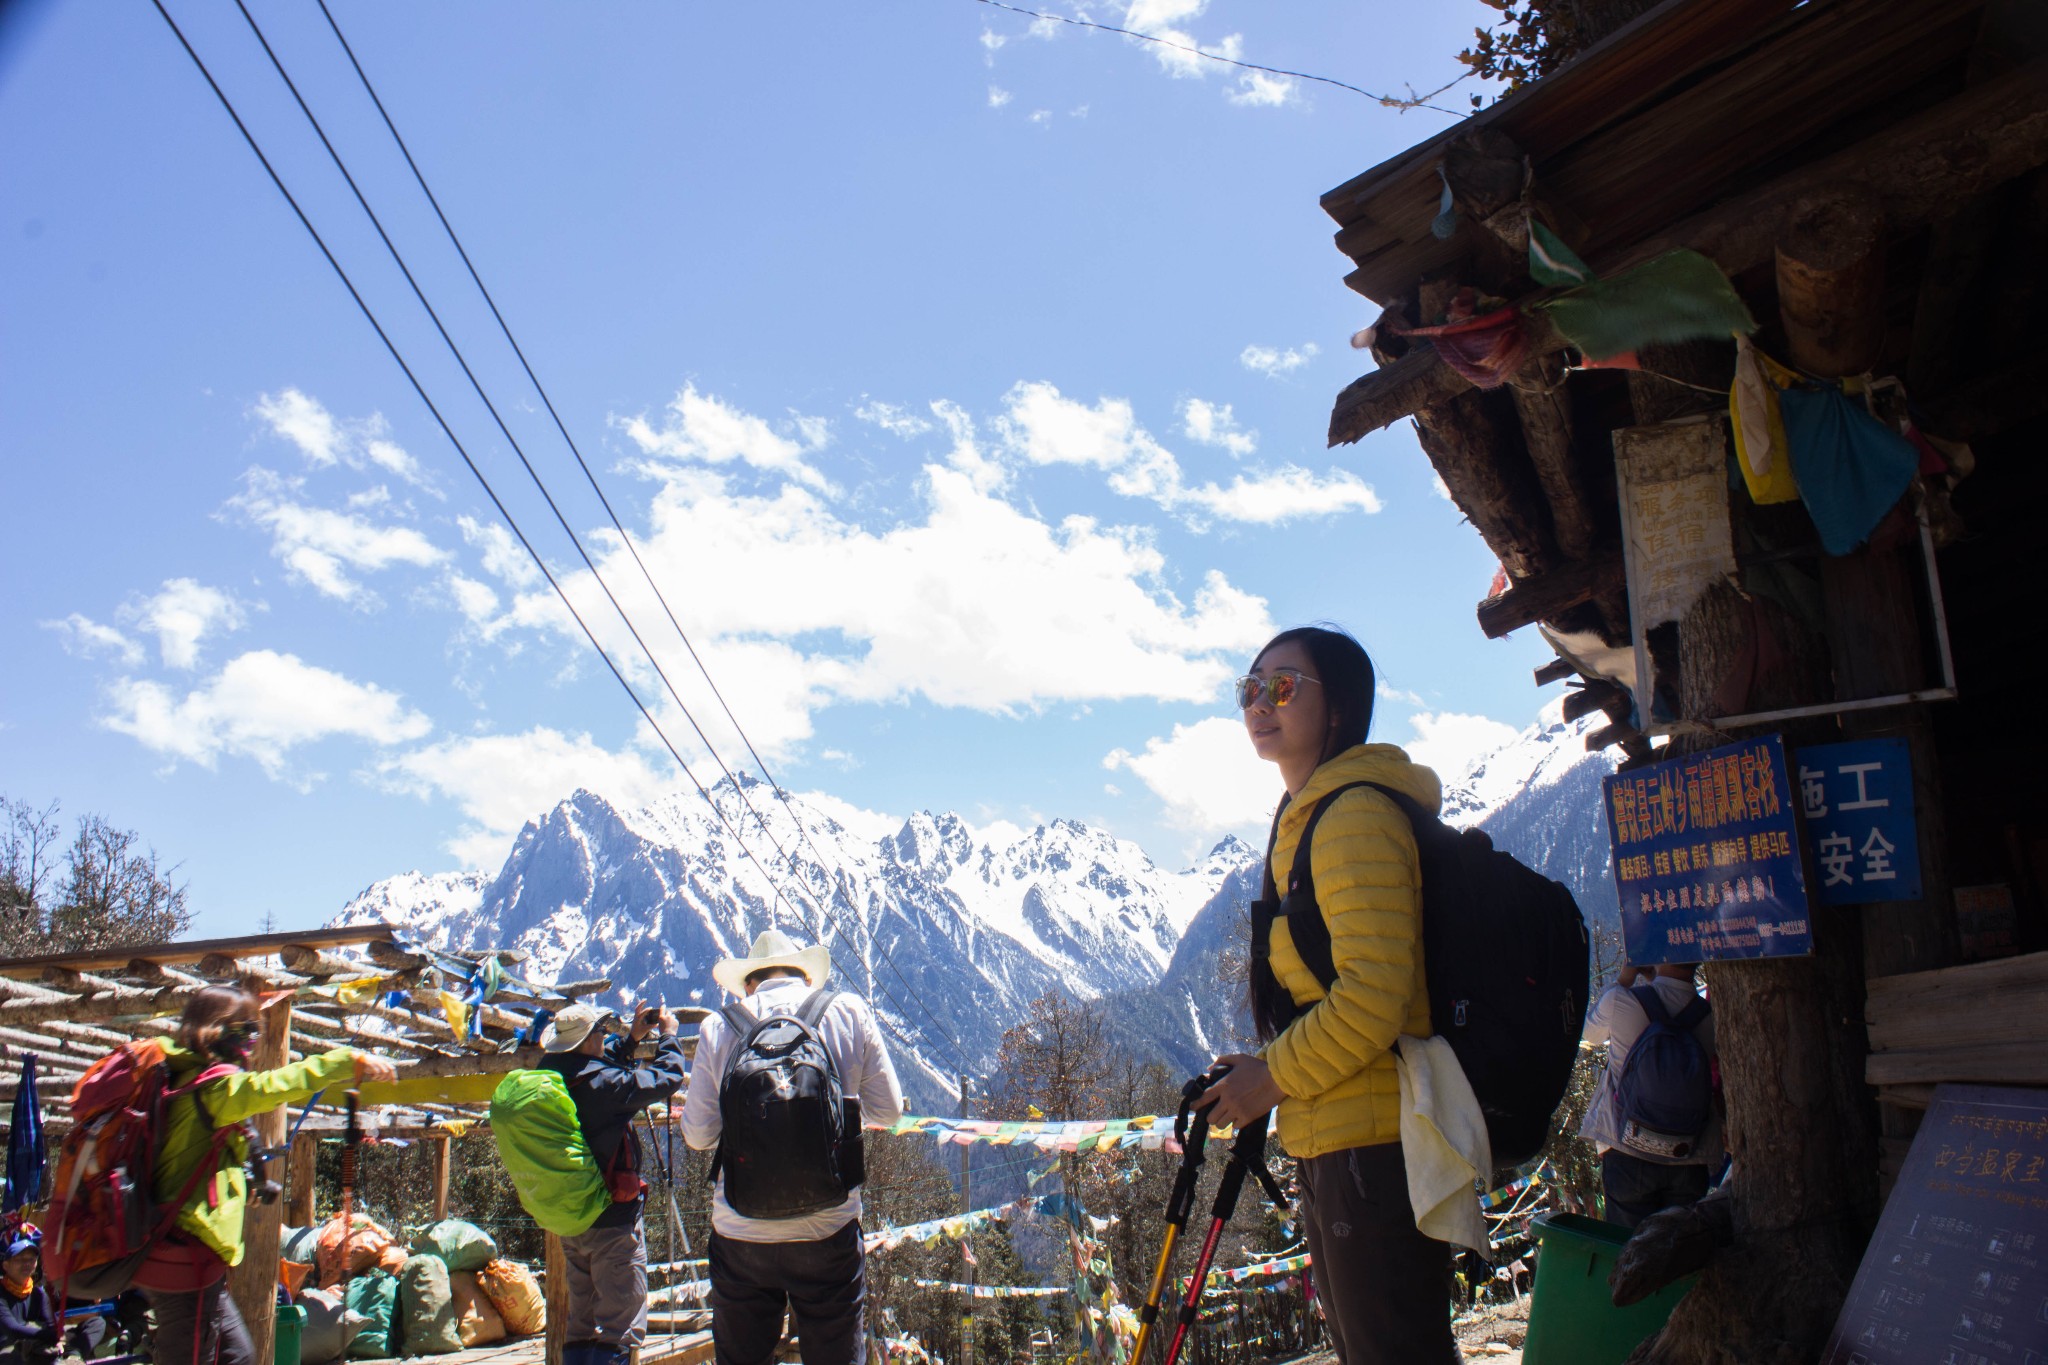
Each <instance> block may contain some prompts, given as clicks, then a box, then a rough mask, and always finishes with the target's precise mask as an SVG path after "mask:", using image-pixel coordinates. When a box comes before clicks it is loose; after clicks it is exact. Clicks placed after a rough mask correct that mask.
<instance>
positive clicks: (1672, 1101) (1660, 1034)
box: [1614, 986, 1714, 1163]
mask: <svg viewBox="0 0 2048 1365" xmlns="http://www.w3.org/2000/svg"><path fill="white" fill-rule="evenodd" d="M1629 994H1630V995H1632V996H1634V997H1635V999H1636V1003H1637V1004H1639V1005H1641V1006H1642V1007H1643V1013H1644V1014H1645V1015H1648V1016H1649V1020H1650V1024H1649V1027H1647V1028H1645V1029H1644V1030H1643V1032H1642V1036H1641V1037H1639V1038H1637V1039H1636V1041H1635V1045H1634V1046H1633V1047H1631V1048H1630V1049H1629V1050H1628V1060H1626V1061H1625V1062H1623V1063H1622V1066H1621V1076H1620V1078H1619V1079H1618V1080H1617V1081H1616V1082H1615V1085H1614V1098H1615V1103H1616V1105H1617V1106H1618V1107H1619V1108H1620V1111H1621V1145H1622V1146H1623V1148H1625V1149H1626V1150H1627V1151H1628V1152H1629V1153H1630V1154H1632V1155H1634V1156H1640V1157H1647V1158H1649V1159H1650V1160H1653V1161H1666V1162H1681V1163H1682V1162H1685V1161H1688V1160H1690V1159H1692V1157H1693V1156H1694V1154H1695V1153H1696V1152H1697V1151H1698V1148H1699V1140H1700V1136H1701V1134H1703V1133H1705V1132H1706V1131H1707V1125H1708V1124H1709V1123H1711V1122H1713V1118H1714V1077H1713V1072H1712V1070H1711V1068H1710V1067H1709V1066H1708V1063H1707V1050H1706V1049H1705V1048H1703V1047H1701V1046H1700V1041H1699V1039H1698V1038H1695V1037H1694V1036H1693V1030H1694V1029H1697V1028H1698V1027H1699V1026H1700V1025H1701V1024H1702V1023H1704V1022H1706V1018H1707V1014H1708V1013H1709V1008H1708V1005H1707V1002H1706V1001H1704V1000H1699V999H1695V1000H1694V1001H1693V1002H1692V1003H1691V1004H1690V1005H1687V1006H1686V1007H1685V1008H1684V1009H1682V1010H1680V1011H1679V1012H1678V1014H1677V1015H1676V1016H1674V1015H1673V1014H1672V1013H1671V1011H1669V1010H1667V1009H1665V1008H1664V997H1662V996H1661V995H1659V994H1658V993H1657V988H1656V987H1655V986H1633V987H1630V989H1629Z"/></svg>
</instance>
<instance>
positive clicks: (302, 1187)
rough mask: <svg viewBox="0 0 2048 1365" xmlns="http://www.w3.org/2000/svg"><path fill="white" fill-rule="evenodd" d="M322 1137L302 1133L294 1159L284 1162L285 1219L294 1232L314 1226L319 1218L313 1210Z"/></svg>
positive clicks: (294, 1144)
mask: <svg viewBox="0 0 2048 1365" xmlns="http://www.w3.org/2000/svg"><path fill="white" fill-rule="evenodd" d="M319 1158H320V1135H319V1134H318V1133H305V1132H302V1133H300V1134H298V1136H296V1137H294V1138H293V1139H292V1150H291V1155H289V1156H288V1157H286V1158H285V1181H284V1216H285V1221H286V1222H288V1223H290V1224H291V1225H292V1226H293V1227H295V1228H309V1227H311V1226H313V1219H314V1218H315V1217H317V1216H318V1215H317V1214H316V1212H315V1207H314V1184H315V1181H316V1173H317V1171H318V1170H319Z"/></svg>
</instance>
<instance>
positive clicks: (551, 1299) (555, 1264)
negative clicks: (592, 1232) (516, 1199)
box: [545, 1232, 569, 1365]
mask: <svg viewBox="0 0 2048 1365" xmlns="http://www.w3.org/2000/svg"><path fill="white" fill-rule="evenodd" d="M546 1271H547V1284H546V1286H545V1288H546V1290H547V1300H548V1339H547V1365H562V1348H563V1347H564V1346H566V1345H568V1344H569V1258H568V1257H567V1256H566V1255H564V1254H563V1252H562V1239H561V1238H560V1237H558V1236H556V1235H555V1234H554V1233H552V1232H551V1233H549V1234H548V1236H547V1266H546Z"/></svg>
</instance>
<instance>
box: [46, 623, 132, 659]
mask: <svg viewBox="0 0 2048 1365" xmlns="http://www.w3.org/2000/svg"><path fill="white" fill-rule="evenodd" d="M42 624H43V628H44V629H46V630H54V631H56V632H57V634H58V635H59V636H60V637H61V638H62V639H63V641H64V648H65V650H66V651H67V652H68V653H72V654H82V655H86V656H91V655H94V654H112V655H114V656H115V657H116V658H118V659H119V660H120V661H121V662H122V663H123V664H126V665H127V666H128V667H130V668H133V667H135V666H136V665H137V664H139V663H141V662H142V646H141V645H139V644H137V643H135V641H133V640H131V639H129V638H128V637H127V636H126V635H123V634H122V633H121V632H120V631H119V630H117V629H116V628H115V627H113V626H107V625H101V624H100V623H99V622H98V621H95V620H92V619H91V618H90V617H87V616H85V615H82V614H81V613H79V612H75V611H74V612H72V613H71V614H70V615H69V616H67V617H65V618H64V619H63V620H61V621H45V622H43V623H42Z"/></svg>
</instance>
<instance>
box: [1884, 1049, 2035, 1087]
mask: <svg viewBox="0 0 2048 1365" xmlns="http://www.w3.org/2000/svg"><path fill="white" fill-rule="evenodd" d="M1863 1079H1864V1080H1865V1081H1867V1082H1868V1083H1870V1084H1871V1085H1901V1084H1906V1083H1909V1082H1923V1083H1936V1084H1938V1083H1940V1082H1942V1081H1972V1082H1976V1083H1978V1084H1982V1085H2048V1047H2043V1046H2041V1044H2040V1042H2039V1041H2037V1040H2033V1039H2029V1040H2026V1041H2023V1042H2010V1043H1972V1044H1970V1045H1969V1046H1967V1047H1930V1048H1914V1049H1900V1050H1899V1051H1896V1052H1873V1053H1871V1054H1870V1056H1869V1057H1868V1058H1867V1059H1866V1060H1865V1062H1864V1064H1863Z"/></svg>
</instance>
